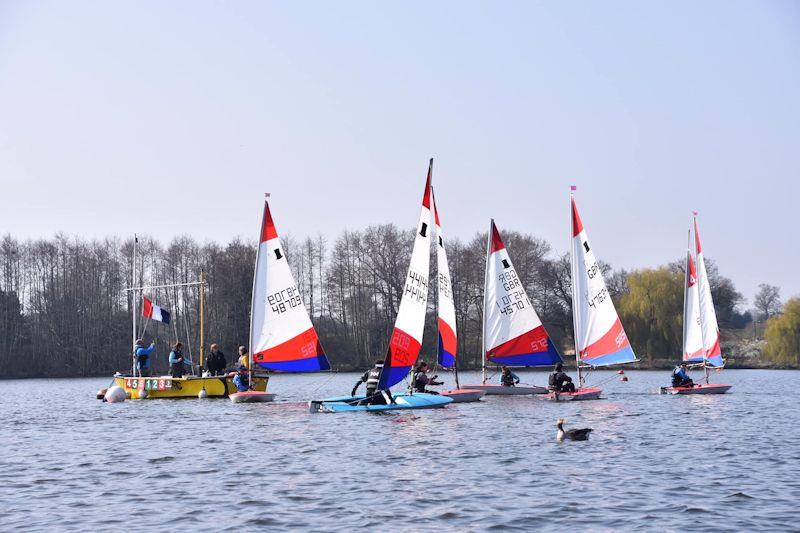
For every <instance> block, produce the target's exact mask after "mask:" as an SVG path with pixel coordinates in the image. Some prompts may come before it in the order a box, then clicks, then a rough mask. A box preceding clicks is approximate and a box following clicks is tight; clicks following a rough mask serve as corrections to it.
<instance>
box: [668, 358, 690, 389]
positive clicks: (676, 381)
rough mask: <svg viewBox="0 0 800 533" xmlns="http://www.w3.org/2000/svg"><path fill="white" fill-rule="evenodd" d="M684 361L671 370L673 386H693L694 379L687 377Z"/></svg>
mask: <svg viewBox="0 0 800 533" xmlns="http://www.w3.org/2000/svg"><path fill="white" fill-rule="evenodd" d="M686 369H687V366H686V363H681V364H680V365H679V366H676V367H675V370H673V371H672V386H673V387H694V381H692V378H690V377H689V373H688V372H687V371H686Z"/></svg>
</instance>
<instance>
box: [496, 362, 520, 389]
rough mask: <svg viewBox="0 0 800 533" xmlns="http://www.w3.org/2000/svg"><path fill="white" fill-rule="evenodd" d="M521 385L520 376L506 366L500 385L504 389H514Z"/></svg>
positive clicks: (501, 374) (503, 369) (501, 375)
mask: <svg viewBox="0 0 800 533" xmlns="http://www.w3.org/2000/svg"><path fill="white" fill-rule="evenodd" d="M517 383H519V376H517V375H516V374H515V373H513V372H512V371H511V369H510V368H508V367H507V366H504V367H503V368H502V372H501V373H500V385H502V386H503V387H513V386H515V385H516V384H517Z"/></svg>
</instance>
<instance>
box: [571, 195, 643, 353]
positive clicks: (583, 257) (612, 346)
mask: <svg viewBox="0 0 800 533" xmlns="http://www.w3.org/2000/svg"><path fill="white" fill-rule="evenodd" d="M571 204H572V312H573V321H574V327H575V344H576V346H577V349H578V353H579V357H580V360H581V361H582V362H584V363H586V364H589V365H592V366H605V365H613V364H619V363H629V362H632V361H635V360H636V356H635V355H634V353H633V349H632V348H631V344H630V341H629V340H628V336H627V335H626V334H625V330H624V329H623V327H622V323H621V322H620V320H619V316H618V315H617V310H616V308H615V307H614V302H612V301H611V295H610V294H609V292H608V289H607V288H606V283H605V280H603V273H602V271H601V269H600V265H599V264H598V263H597V259H595V256H594V250H593V249H592V247H591V245H590V244H589V238H588V236H587V234H586V230H585V229H584V227H583V222H582V221H581V217H580V215H579V214H578V207H577V205H576V204H575V199H574V198H571Z"/></svg>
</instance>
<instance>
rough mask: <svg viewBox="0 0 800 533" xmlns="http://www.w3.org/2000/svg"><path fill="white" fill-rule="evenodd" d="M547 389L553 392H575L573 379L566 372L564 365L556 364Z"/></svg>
mask: <svg viewBox="0 0 800 533" xmlns="http://www.w3.org/2000/svg"><path fill="white" fill-rule="evenodd" d="M547 388H548V389H550V390H551V391H553V392H575V384H574V383H573V382H572V378H571V377H569V376H568V375H567V374H566V372H564V365H562V364H561V363H556V367H555V369H554V370H553V372H552V373H551V374H550V378H549V379H548V381H547Z"/></svg>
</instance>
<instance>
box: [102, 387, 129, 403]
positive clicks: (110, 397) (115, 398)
mask: <svg viewBox="0 0 800 533" xmlns="http://www.w3.org/2000/svg"><path fill="white" fill-rule="evenodd" d="M125 398H127V395H126V394H125V389H123V388H122V387H120V386H119V385H114V386H113V387H109V388H108V390H107V391H106V395H105V400H106V401H107V402H108V403H121V402H124V401H125Z"/></svg>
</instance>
